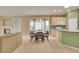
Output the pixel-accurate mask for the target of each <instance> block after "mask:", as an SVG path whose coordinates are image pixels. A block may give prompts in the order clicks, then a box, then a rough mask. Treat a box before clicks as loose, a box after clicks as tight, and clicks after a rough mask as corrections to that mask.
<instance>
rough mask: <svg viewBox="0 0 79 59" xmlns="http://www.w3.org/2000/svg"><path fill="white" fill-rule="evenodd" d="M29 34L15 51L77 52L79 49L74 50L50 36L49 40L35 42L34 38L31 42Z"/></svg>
mask: <svg viewBox="0 0 79 59" xmlns="http://www.w3.org/2000/svg"><path fill="white" fill-rule="evenodd" d="M29 41H30V38H29V36H23V43H22V44H21V45H20V46H19V47H18V48H16V49H15V50H14V51H13V53H77V52H79V50H74V49H72V48H69V47H66V46H64V45H62V44H59V41H58V40H57V39H55V38H52V37H51V36H50V37H49V42H48V41H47V40H45V42H43V43H42V42H41V41H40V40H39V43H35V42H34V40H32V42H29Z"/></svg>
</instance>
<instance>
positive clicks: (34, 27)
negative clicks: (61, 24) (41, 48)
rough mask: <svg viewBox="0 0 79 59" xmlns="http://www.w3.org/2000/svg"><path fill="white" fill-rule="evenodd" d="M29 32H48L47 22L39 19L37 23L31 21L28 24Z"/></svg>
mask: <svg viewBox="0 0 79 59" xmlns="http://www.w3.org/2000/svg"><path fill="white" fill-rule="evenodd" d="M30 31H34V32H38V31H42V32H46V31H49V21H48V20H43V19H40V20H39V21H37V20H36V21H34V20H32V21H31V22H30Z"/></svg>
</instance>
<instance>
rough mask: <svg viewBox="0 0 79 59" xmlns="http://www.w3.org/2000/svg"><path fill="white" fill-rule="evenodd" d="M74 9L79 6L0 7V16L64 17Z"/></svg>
mask: <svg viewBox="0 0 79 59" xmlns="http://www.w3.org/2000/svg"><path fill="white" fill-rule="evenodd" d="M75 9H79V6H70V7H68V8H65V7H64V6H0V16H28V15H65V14H66V13H67V12H68V10H70V11H72V10H75ZM59 10H61V11H60V12H59Z"/></svg>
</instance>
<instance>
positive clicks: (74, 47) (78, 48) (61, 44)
mask: <svg viewBox="0 0 79 59" xmlns="http://www.w3.org/2000/svg"><path fill="white" fill-rule="evenodd" d="M58 44H61V45H62V46H65V47H68V48H71V49H74V50H78V51H79V48H76V47H73V46H70V45H67V44H63V43H61V42H59V43H58Z"/></svg>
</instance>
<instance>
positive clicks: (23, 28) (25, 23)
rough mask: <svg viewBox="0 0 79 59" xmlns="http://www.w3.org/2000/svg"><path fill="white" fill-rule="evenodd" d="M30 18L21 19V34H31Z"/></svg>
mask: <svg viewBox="0 0 79 59" xmlns="http://www.w3.org/2000/svg"><path fill="white" fill-rule="evenodd" d="M29 21H30V20H29V18H28V17H26V16H23V17H21V32H22V34H28V33H29Z"/></svg>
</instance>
